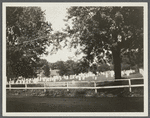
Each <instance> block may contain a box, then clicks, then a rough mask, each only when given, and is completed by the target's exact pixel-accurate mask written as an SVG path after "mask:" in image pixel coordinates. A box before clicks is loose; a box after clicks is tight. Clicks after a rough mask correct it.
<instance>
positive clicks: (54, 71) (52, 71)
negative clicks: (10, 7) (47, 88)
mask: <svg viewBox="0 0 150 118" xmlns="http://www.w3.org/2000/svg"><path fill="white" fill-rule="evenodd" d="M50 76H59V70H58V69H54V70H51V69H50Z"/></svg>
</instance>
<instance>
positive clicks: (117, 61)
mask: <svg viewBox="0 0 150 118" xmlns="http://www.w3.org/2000/svg"><path fill="white" fill-rule="evenodd" d="M112 55H113V63H114V72H115V79H121V57H120V49H119V48H118V47H113V49H112Z"/></svg>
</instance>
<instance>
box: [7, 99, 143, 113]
mask: <svg viewBox="0 0 150 118" xmlns="http://www.w3.org/2000/svg"><path fill="white" fill-rule="evenodd" d="M6 102H7V103H6V111H7V112H142V111H143V98H142V97H141V98H140V97H136V98H132V97H114V98H112V97H103V98H48V97H18V96H9V97H7V101H6Z"/></svg>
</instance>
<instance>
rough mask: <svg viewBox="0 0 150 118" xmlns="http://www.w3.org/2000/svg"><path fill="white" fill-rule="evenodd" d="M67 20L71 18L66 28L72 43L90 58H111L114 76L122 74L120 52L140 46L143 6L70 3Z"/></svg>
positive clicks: (141, 46)
mask: <svg viewBox="0 0 150 118" xmlns="http://www.w3.org/2000/svg"><path fill="white" fill-rule="evenodd" d="M67 20H72V26H71V27H69V26H68V27H67V29H66V31H67V33H69V36H70V38H71V39H72V41H71V46H73V47H77V46H78V45H80V46H81V47H82V48H81V52H83V53H84V54H85V55H86V59H88V60H89V61H91V62H93V60H94V59H95V58H96V59H97V60H98V61H100V62H101V61H102V60H105V61H106V60H107V62H109V60H110V59H113V64H114V72H115V78H116V79H119V78H121V56H122V55H123V54H125V53H127V52H131V50H137V49H139V50H140V51H141V50H142V49H143V45H142V44H143V43H142V44H140V42H143V8H142V7H71V8H70V9H68V19H67ZM139 45H140V48H139ZM141 56H143V55H141Z"/></svg>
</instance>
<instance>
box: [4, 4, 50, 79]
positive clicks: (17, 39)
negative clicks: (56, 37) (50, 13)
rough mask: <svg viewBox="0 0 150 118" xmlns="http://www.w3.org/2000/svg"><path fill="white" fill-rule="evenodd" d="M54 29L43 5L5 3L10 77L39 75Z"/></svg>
mask: <svg viewBox="0 0 150 118" xmlns="http://www.w3.org/2000/svg"><path fill="white" fill-rule="evenodd" d="M51 30H52V29H51V24H50V23H48V22H45V17H44V12H43V11H42V10H41V8H40V7H6V43H7V45H6V46H7V52H6V53H7V55H6V56H7V58H6V59H7V78H12V77H18V76H23V77H32V76H36V67H37V62H38V61H39V58H40V55H41V54H47V52H46V47H47V46H49V45H50V44H51V42H52V40H51V38H50V34H51Z"/></svg>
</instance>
